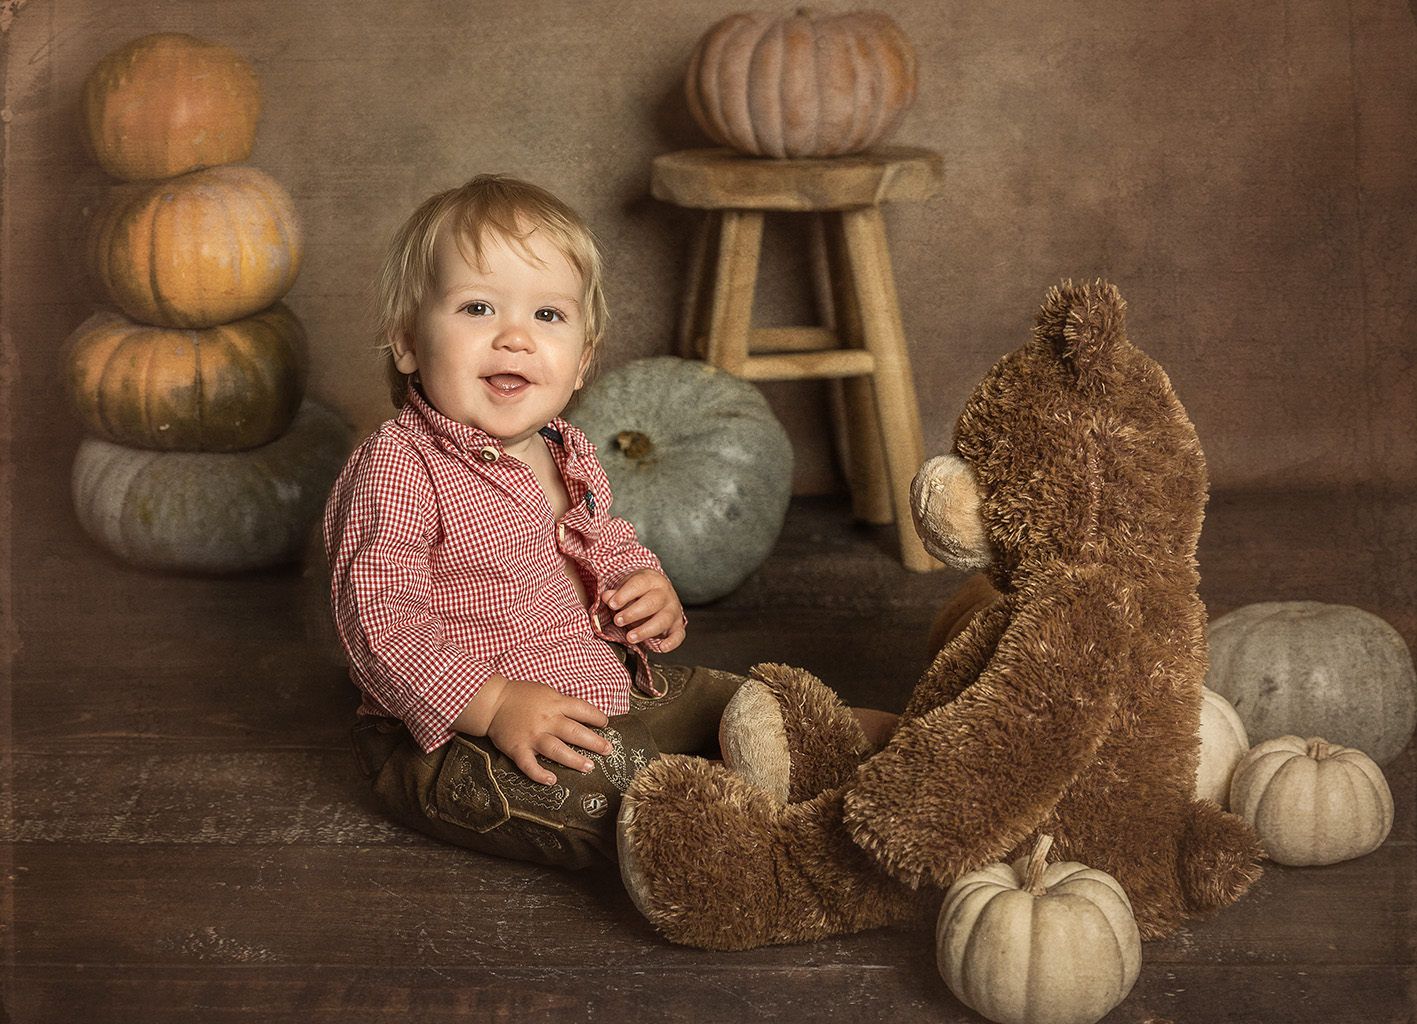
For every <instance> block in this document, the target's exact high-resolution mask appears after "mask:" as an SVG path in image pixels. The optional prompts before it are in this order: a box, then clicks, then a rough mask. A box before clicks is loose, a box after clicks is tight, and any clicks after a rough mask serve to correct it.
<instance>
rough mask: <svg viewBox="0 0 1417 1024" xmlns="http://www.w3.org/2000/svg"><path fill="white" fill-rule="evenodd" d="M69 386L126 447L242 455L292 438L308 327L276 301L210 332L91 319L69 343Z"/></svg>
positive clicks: (77, 401)
mask: <svg viewBox="0 0 1417 1024" xmlns="http://www.w3.org/2000/svg"><path fill="white" fill-rule="evenodd" d="M64 369H65V374H64V377H65V386H66V390H67V391H68V394H69V400H70V404H71V405H72V407H73V409H74V412H75V414H76V415H77V416H78V418H79V421H80V422H81V423H82V424H83V425H84V426H85V427H86V428H87V429H88V430H89V432H90V433H93V434H96V435H98V436H100V437H103V438H106V439H107V440H109V441H114V442H117V443H118V444H125V445H130V446H134V447H138V448H155V449H161V450H165V451H211V452H227V451H238V450H241V449H244V448H254V447H256V446H257V445H262V444H265V443H267V442H268V441H274V440H275V439H276V438H277V437H279V436H280V435H281V434H283V433H284V432H285V430H286V428H287V427H289V426H290V421H291V420H292V419H294V417H295V411H296V410H297V409H298V408H299V407H300V399H301V397H302V395H303V394H304V390H305V372H306V362H305V330H304V328H303V327H302V326H301V324H300V321H299V320H298V319H297V318H296V316H295V314H294V313H292V312H291V311H290V310H289V309H287V308H286V307H285V305H284V304H282V303H276V304H275V305H274V306H271V307H270V308H269V309H266V310H264V311H262V312H260V313H257V314H256V315H255V316H252V317H248V318H246V319H244V320H237V321H234V322H232V323H228V324H221V325H219V326H216V327H208V328H205V329H202V330H192V329H180V328H168V327H153V326H150V325H148V324H138V323H134V322H133V321H132V320H129V319H128V318H127V317H124V316H121V315H119V314H118V313H112V312H102V313H95V314H94V315H93V316H91V317H89V318H88V319H87V320H85V321H84V322H83V323H82V324H80V325H79V328H78V329H77V330H76V331H74V333H73V334H72V335H70V337H69V341H68V344H67V346H66V349H65V353H64Z"/></svg>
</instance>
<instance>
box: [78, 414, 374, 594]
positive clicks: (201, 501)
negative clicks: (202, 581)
mask: <svg viewBox="0 0 1417 1024" xmlns="http://www.w3.org/2000/svg"><path fill="white" fill-rule="evenodd" d="M349 448H350V437H349V428H348V427H347V426H346V425H345V424H344V422H343V421H341V420H340V419H339V417H337V416H336V415H335V414H334V413H332V412H330V411H329V410H328V409H325V408H324V407H322V406H319V405H317V404H315V403H314V402H311V401H308V400H307V401H306V402H305V403H304V404H303V405H302V406H301V408H300V411H299V412H297V413H296V416H295V419H294V421H293V422H292V423H291V427H290V429H289V430H288V431H287V432H286V433H285V434H283V435H282V436H281V437H279V438H277V439H276V440H274V441H272V442H271V443H270V444H266V445H262V446H261V447H259V448H251V449H248V450H246V451H242V452H162V451H152V450H147V449H141V448H129V447H126V446H124V445H117V444H113V443H112V442H110V441H103V440H100V439H98V438H96V437H89V438H85V439H84V441H83V442H82V443H81V444H80V445H79V451H78V454H77V455H76V456H75V458H74V469H73V476H72V485H73V496H74V510H75V512H76V513H77V515H78V518H79V522H80V524H81V525H82V526H83V528H84V530H85V531H86V532H87V533H88V534H89V536H91V537H92V538H93V539H94V540H96V541H97V542H98V543H99V544H101V545H102V546H103V547H105V548H106V549H108V550H109V551H110V552H112V553H113V554H114V555H117V556H118V557H119V558H121V559H123V560H124V561H127V562H130V563H132V564H134V565H137V566H141V567H143V568H148V569H158V570H167V571H186V572H205V573H227V572H240V571H243V570H247V569H259V568H265V567H268V566H272V565H278V564H280V563H283V562H288V561H293V560H295V559H297V558H299V557H300V555H301V553H302V550H303V548H304V546H305V543H306V540H307V536H308V534H309V531H310V529H311V527H312V526H313V525H314V523H315V522H316V521H317V520H318V519H319V517H320V514H321V512H322V511H323V509H324V504H325V498H326V496H327V495H328V494H329V490H330V487H331V485H332V484H333V483H334V480H335V477H336V476H337V475H338V474H339V470H340V468H341V466H342V465H343V464H344V460H345V458H346V457H347V455H348V454H349Z"/></svg>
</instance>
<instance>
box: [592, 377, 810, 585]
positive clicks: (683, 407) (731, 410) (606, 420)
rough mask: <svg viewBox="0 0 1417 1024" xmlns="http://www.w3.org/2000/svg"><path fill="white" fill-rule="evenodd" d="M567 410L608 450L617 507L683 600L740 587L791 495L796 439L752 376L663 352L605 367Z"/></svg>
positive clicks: (773, 536)
mask: <svg viewBox="0 0 1417 1024" xmlns="http://www.w3.org/2000/svg"><path fill="white" fill-rule="evenodd" d="M568 418H569V419H570V421H571V422H572V423H574V424H575V425H576V426H577V427H579V428H580V429H581V430H583V431H584V432H585V434H586V436H587V437H589V438H590V440H591V442H592V443H593V444H595V446H596V448H597V449H598V454H599V458H600V461H601V464H602V465H603V466H604V467H605V474H606V476H607V477H609V479H610V487H611V490H612V491H613V493H614V507H613V509H612V514H614V515H617V516H620V517H622V518H624V519H627V520H629V522H630V523H631V524H632V525H633V526H634V527H635V532H636V534H637V535H638V536H639V539H640V543H642V544H644V545H645V546H646V547H648V548H649V549H650V550H651V551H653V552H654V553H655V554H656V555H658V556H659V560H660V562H661V563H662V564H663V566H664V570H665V572H666V573H667V574H668V576H669V578H670V579H671V580H672V581H673V583H674V586H675V589H677V590H678V592H679V597H680V600H682V601H683V602H684V603H685V604H704V603H707V602H709V601H713V600H715V599H717V598H719V597H722V596H724V595H725V594H728V593H730V592H732V591H733V590H735V589H737V587H738V586H739V585H740V584H742V583H743V581H744V580H746V579H747V578H748V576H750V575H751V574H752V573H753V571H754V570H755V569H757V568H758V566H760V565H761V564H762V563H763V561H764V559H766V558H767V556H768V553H769V552H770V551H771V550H772V547H773V545H774V544H775V543H776V542H777V537H778V534H779V533H781V531H782V522H783V518H784V517H785V515H786V513H787V503H788V500H789V499H790V498H791V495H792V445H791V442H790V441H789V440H788V437H787V432H786V431H785V430H783V428H782V424H781V423H779V422H778V421H777V418H776V417H775V416H774V415H773V413H772V410H771V409H770V408H769V407H768V403H767V400H766V399H764V398H763V395H762V393H761V392H760V391H759V390H758V389H757V388H755V387H754V386H753V385H751V384H749V383H747V382H746V381H743V380H740V379H739V378H737V377H735V376H733V375H732V374H730V373H727V372H725V371H723V370H720V369H718V368H716V367H714V366H711V365H709V364H707V363H704V362H700V361H697V360H691V359H680V358H678V357H677V356H656V357H652V358H649V359H641V360H638V361H636V362H632V363H629V364H627V365H625V366H622V367H619V368H617V369H614V370H611V371H609V372H607V373H605V374H604V375H603V376H602V377H600V379H598V380H597V381H595V382H594V383H593V384H591V385H589V386H588V387H587V388H586V389H585V390H584V391H583V392H582V395H581V398H580V400H579V402H578V403H577V405H576V406H575V407H574V408H573V410H572V411H571V412H570V413H569V415H568Z"/></svg>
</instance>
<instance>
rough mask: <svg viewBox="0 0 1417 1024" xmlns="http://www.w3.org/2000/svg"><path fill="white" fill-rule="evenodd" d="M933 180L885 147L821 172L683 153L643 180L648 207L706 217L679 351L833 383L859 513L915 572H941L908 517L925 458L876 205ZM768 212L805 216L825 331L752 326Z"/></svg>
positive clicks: (937, 176)
mask: <svg viewBox="0 0 1417 1024" xmlns="http://www.w3.org/2000/svg"><path fill="white" fill-rule="evenodd" d="M942 176H943V175H942V162H941V159H940V156H939V154H937V153H933V152H930V151H929V150H923V149H897V148H885V149H878V150H875V151H872V152H870V153H863V154H860V155H857V156H844V157H832V158H830V159H820V160H768V159H763V158H760V157H748V156H742V155H741V154H738V153H736V152H734V151H733V150H729V149H699V150H684V151H681V152H677V153H666V154H664V155H662V156H659V157H656V158H655V159H654V162H653V169H652V173H651V177H650V191H651V193H652V194H653V195H654V197H655V198H656V199H662V200H665V201H666V202H670V203H674V204H675V205H677V206H683V207H688V208H690V209H698V210H707V211H709V217H708V220H707V221H706V223H705V225H704V228H705V230H704V232H703V235H702V236H701V240H700V245H699V248H698V252H697V254H696V258H695V261H694V268H693V278H692V279H691V281H690V283H689V288H688V291H687V294H686V302H685V309H684V315H683V318H682V320H681V332H682V335H683V337H682V341H683V343H684V348H685V349H686V350H687V351H689V352H690V353H692V354H694V355H696V356H698V357H699V358H701V359H704V360H706V361H707V362H710V363H712V364H714V365H715V366H719V367H722V368H723V369H725V370H728V371H729V372H731V373H734V374H736V375H737V376H739V377H743V378H745V379H747V380H807V379H823V378H832V379H836V378H839V379H841V381H842V386H843V394H844V398H845V406H846V417H845V418H846V434H847V436H846V438H845V442H846V445H845V447H846V449H847V465H846V473H847V480H848V482H849V484H850V486H851V494H852V502H853V507H854V509H855V512H856V515H857V517H858V518H860V519H864V520H866V521H867V522H872V523H889V522H892V521H894V522H895V524H896V528H897V532H898V534H899V537H900V552H901V561H902V562H903V563H904V564H905V566H906V567H907V568H909V569H915V570H921V571H923V570H928V569H937V568H939V563H938V562H936V561H935V559H933V558H932V557H931V556H930V555H929V554H927V553H926V552H925V549H924V547H923V546H922V545H921V543H920V538H919V537H918V536H917V535H916V533H915V526H914V522H913V520H912V517H911V513H910V481H911V479H912V478H913V477H914V476H915V472H916V470H918V469H919V468H920V464H921V463H922V462H923V461H924V458H925V454H924V447H925V446H924V442H923V440H922V438H921V433H920V410H919V406H918V405H917V403H916V398H915V381H914V377H913V375H912V374H911V370H910V354H909V352H908V351H907V350H906V346H905V332H904V330H903V329H902V327H901V322H900V308H899V304H898V302H897V299H896V290H895V278H894V276H893V275H892V272H891V261H890V250H889V248H888V247H887V244H886V230H885V221H884V219H883V218H882V216H881V204H882V203H887V202H898V201H904V200H917V201H918V200H923V199H928V198H929V197H930V196H932V195H933V194H934V193H935V191H936V190H937V189H938V188H939V185H940V182H941V179H942ZM769 212H785V213H806V214H811V215H813V222H814V226H815V227H816V229H817V230H818V232H819V234H818V236H817V237H818V238H819V239H820V242H821V244H820V245H819V246H818V247H817V248H818V250H819V254H820V256H821V257H822V265H821V266H820V267H819V270H820V274H819V277H821V278H824V279H825V284H826V286H827V288H828V289H829V293H830V298H829V300H827V301H826V302H825V303H824V304H825V305H826V307H827V311H828V312H829V313H830V321H831V324H830V325H829V326H821V327H762V328H755V327H753V326H752V315H753V294H754V291H755V289H756V286H757V277H758V259H759V254H760V252H761V249H762V238H763V220H764V217H765V215H766V214H767V213H769ZM883 442H884V443H883Z"/></svg>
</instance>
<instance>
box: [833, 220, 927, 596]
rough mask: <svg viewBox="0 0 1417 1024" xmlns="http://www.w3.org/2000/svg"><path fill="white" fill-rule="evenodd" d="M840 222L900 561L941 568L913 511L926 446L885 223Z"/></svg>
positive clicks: (912, 566)
mask: <svg viewBox="0 0 1417 1024" xmlns="http://www.w3.org/2000/svg"><path fill="white" fill-rule="evenodd" d="M841 220H842V228H843V229H844V231H845V234H846V247H847V251H848V252H849V253H850V256H851V267H852V279H853V280H854V281H855V284H856V300H857V302H858V303H859V305H860V309H861V329H862V333H863V335H864V340H865V344H866V348H867V349H869V350H870V352H871V354H872V356H874V357H875V361H876V371H875V388H874V390H875V395H876V415H877V417H878V419H879V422H880V427H881V441H882V444H883V446H884V448H885V456H886V468H887V470H888V472H889V474H890V485H891V496H892V499H893V503H894V505H895V520H896V533H897V535H898V537H899V538H900V557H901V561H902V562H904V563H905V566H906V568H908V569H913V570H916V571H925V570H929V569H936V568H939V563H938V562H936V561H935V559H933V558H932V557H930V555H929V554H927V553H926V551H925V548H924V546H923V545H922V544H921V543H920V538H919V536H918V535H917V534H916V533H915V523H914V520H913V518H912V516H911V512H910V481H911V480H912V479H913V478H914V476H915V473H916V470H918V469H919V468H920V464H921V463H922V462H924V460H925V443H924V440H923V439H922V437H921V433H920V409H919V406H918V405H917V404H916V399H915V381H914V376H913V374H912V373H911V371H910V353H909V350H908V349H907V348H906V345H905V330H904V328H903V327H902V326H901V322H900V304H899V300H898V299H897V297H896V290H895V278H894V277H893V275H892V272H891V262H890V249H889V247H888V246H887V244H886V229H885V220H884V218H882V216H881V210H880V207H877V206H868V207H864V208H862V209H856V210H846V211H844V212H843V213H842V215H841Z"/></svg>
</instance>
